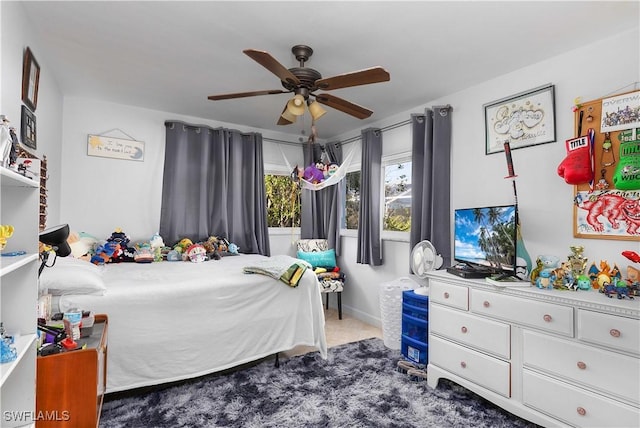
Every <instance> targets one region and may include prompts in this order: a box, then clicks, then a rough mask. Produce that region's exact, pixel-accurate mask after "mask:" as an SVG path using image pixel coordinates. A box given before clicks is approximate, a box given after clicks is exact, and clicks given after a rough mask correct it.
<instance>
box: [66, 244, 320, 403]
mask: <svg viewBox="0 0 640 428" xmlns="http://www.w3.org/2000/svg"><path fill="white" fill-rule="evenodd" d="M268 259H269V258H268V257H265V256H260V255H256V254H251V255H240V256H237V257H223V258H222V259H221V260H214V261H207V262H203V263H190V262H158V263H117V264H109V265H106V266H105V268H104V273H103V276H102V278H103V279H104V283H105V284H106V290H105V292H104V294H100V295H97V294H68V295H63V296H60V301H59V307H60V310H61V311H63V312H64V311H66V310H68V309H69V308H81V309H83V310H91V311H93V312H94V313H96V314H98V313H100V314H107V315H108V316H109V338H108V340H109V351H108V355H107V359H108V362H107V367H108V369H107V392H116V391H122V390H126V389H132V388H138V387H143V386H149V385H156V384H160V383H165V382H172V381H176V380H182V379H187V378H191V377H196V376H201V375H203V374H207V373H212V372H216V371H220V370H225V369H228V368H231V367H235V366H237V365H239V364H243V363H247V362H250V361H255V360H258V359H260V358H263V357H266V356H268V355H273V354H275V353H277V352H282V351H286V350H289V349H292V348H294V347H296V346H298V345H306V346H313V347H315V348H316V349H318V350H319V351H320V354H321V355H322V356H323V357H325V358H326V355H327V343H326V338H325V335H324V309H323V307H322V297H321V294H320V289H319V286H318V280H317V279H316V276H315V274H314V273H313V271H311V270H310V269H306V270H305V272H304V274H303V275H302V278H301V279H300V281H299V283H298V287H296V288H293V287H284V286H280V284H278V283H277V282H275V281H274V280H273V279H272V278H271V277H268V276H265V275H247V274H245V273H244V272H243V268H244V267H245V266H260V265H261V264H262V262H263V261H264V260H268ZM58 267H62V266H56V268H58ZM274 284H275V285H274Z"/></svg>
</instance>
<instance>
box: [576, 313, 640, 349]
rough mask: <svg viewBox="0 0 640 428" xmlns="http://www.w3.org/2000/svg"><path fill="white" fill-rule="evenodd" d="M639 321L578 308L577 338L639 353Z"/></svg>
mask: <svg viewBox="0 0 640 428" xmlns="http://www.w3.org/2000/svg"><path fill="white" fill-rule="evenodd" d="M639 331H640V321H639V320H637V319H633V318H625V317H619V316H616V315H607V314H602V313H600V312H593V311H588V310H585V309H578V339H580V340H584V341H585V342H591V343H595V344H598V345H603V346H606V347H608V348H613V349H619V350H621V351H626V352H631V353H633V354H636V355H638V354H640V333H639Z"/></svg>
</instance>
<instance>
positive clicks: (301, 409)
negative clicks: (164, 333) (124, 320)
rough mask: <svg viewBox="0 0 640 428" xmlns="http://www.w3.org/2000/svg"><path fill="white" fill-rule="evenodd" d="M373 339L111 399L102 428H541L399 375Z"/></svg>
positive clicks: (394, 355) (444, 386)
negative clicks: (277, 364) (325, 354)
mask: <svg viewBox="0 0 640 428" xmlns="http://www.w3.org/2000/svg"><path fill="white" fill-rule="evenodd" d="M400 358H401V355H400V353H399V351H394V350H390V349H388V348H386V347H385V346H384V343H383V342H382V340H380V339H367V340H363V341H360V342H355V343H350V344H347V345H342V346H338V347H335V348H331V349H329V358H328V360H323V359H322V358H320V356H319V354H318V353H317V352H314V353H311V354H307V355H303V356H298V357H293V358H289V359H286V360H283V361H281V364H280V367H279V368H275V367H274V364H273V363H274V361H273V360H272V359H271V360H264V361H262V362H260V363H258V364H256V365H253V366H250V367H246V368H242V369H239V370H234V371H230V372H226V373H222V374H215V375H210V376H206V377H202V378H198V379H196V380H192V381H188V382H183V383H181V384H177V385H173V386H170V387H166V388H162V389H155V390H146V391H144V392H138V393H136V394H112V395H110V396H109V395H108V396H107V398H106V399H105V403H104V405H103V409H102V417H101V420H100V427H103V428H117V427H127V428H143V427H145V428H147V427H149V428H150V427H172V428H173V427H243V428H258V427H260V428H262V427H331V428H333V427H376V428H377V427H390V428H391V427H398V428H399V427H403V428H404V427H407V428H409V427H438V428H445V427H473V428H482V427H491V428H498V427H530V428H531V427H536V425H534V424H532V423H530V422H527V421H524V420H522V419H520V418H518V417H516V416H514V415H512V414H510V413H507V412H505V411H504V410H502V409H500V408H498V407H496V406H494V405H492V404H491V403H489V402H487V401H485V400H484V399H482V398H480V397H478V396H477V395H475V394H473V393H472V392H470V391H467V390H466V389H464V388H462V387H460V386H458V385H456V384H454V383H450V382H448V381H444V380H441V381H440V384H439V386H438V388H437V389H435V390H434V389H431V388H429V386H427V383H426V381H417V380H415V379H412V378H410V377H409V376H408V375H406V374H403V373H400V372H398V371H397V369H396V363H397V361H398V360H399V359H400Z"/></svg>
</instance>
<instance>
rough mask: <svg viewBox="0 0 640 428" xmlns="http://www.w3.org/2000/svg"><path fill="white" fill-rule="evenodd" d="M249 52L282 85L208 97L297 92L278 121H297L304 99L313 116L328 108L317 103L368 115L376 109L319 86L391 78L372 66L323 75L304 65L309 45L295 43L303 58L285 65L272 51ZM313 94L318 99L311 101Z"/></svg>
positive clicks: (297, 53) (295, 51)
mask: <svg viewBox="0 0 640 428" xmlns="http://www.w3.org/2000/svg"><path fill="white" fill-rule="evenodd" d="M243 52H244V53H245V54H246V55H247V56H249V57H250V58H251V59H253V60H254V61H256V62H257V63H258V64H260V65H262V66H263V67H264V68H266V69H267V70H269V71H270V72H272V73H273V74H275V75H276V76H277V77H278V78H279V79H280V83H281V84H282V86H283V87H284V90H283V89H271V90H264V91H251V92H236V93H231V94H220V95H210V96H209V97H208V99H210V100H212V101H218V100H228V99H232V98H244V97H254V96H258V95H273V94H285V93H294V94H295V96H294V97H293V98H291V99H290V100H289V101H288V102H287V104H286V105H285V107H284V110H283V111H282V114H281V115H280V117H279V118H278V122H277V123H278V125H290V124H292V123H294V122H295V120H296V116H301V115H303V114H304V108H305V105H304V104H305V103H306V104H307V108H308V109H309V112H310V113H311V115H312V117H313V119H314V120H315V119H317V118H319V117H320V116H322V115H323V114H324V113H326V111H325V110H324V109H322V107H320V106H319V105H317V103H320V104H324V105H327V106H329V107H332V108H334V109H336V110H340V111H342V112H344V113H346V114H349V115H351V116H353V117H356V118H358V119H366V118H368V117H369V116H371V115H372V114H373V111H371V110H369V109H367V108H365V107H362V106H359V105H357V104H354V103H352V102H350V101H347V100H345V99H342V98H339V97H336V96H335V95H331V94H327V93H319V94H316V93H315V92H316V91H318V90H325V91H331V90H334V89H340V88H348V87H352V86H360V85H368V84H371V83H379V82H386V81H389V80H390V75H389V72H387V71H386V70H385V69H384V68H382V67H372V68H367V69H364V70H359V71H353V72H351V73H345V74H339V75H337V76H333V77H327V78H323V77H322V75H321V74H320V72H318V71H317V70H314V69H313V68H309V67H305V66H304V64H305V62H307V61H308V60H309V57H311V55H312V54H313V49H311V48H310V47H309V46H306V45H296V46H294V47H293V48H291V52H292V53H293V55H294V56H295V57H296V59H297V60H298V61H300V66H299V67H293V68H286V67H285V66H284V65H282V64H281V63H280V62H278V60H276V59H275V58H274V57H273V56H271V54H269V53H268V52H265V51H259V50H255V49H245V50H244V51H243ZM311 97H313V98H315V101H316V102H317V103H316V102H313V101H311V99H310V98H311Z"/></svg>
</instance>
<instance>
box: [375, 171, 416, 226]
mask: <svg viewBox="0 0 640 428" xmlns="http://www.w3.org/2000/svg"><path fill="white" fill-rule="evenodd" d="M382 225H383V226H382V229H383V230H389V231H398V232H408V231H409V230H410V229H411V161H401V162H393V163H388V164H386V165H385V166H384V217H383V221H382Z"/></svg>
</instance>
